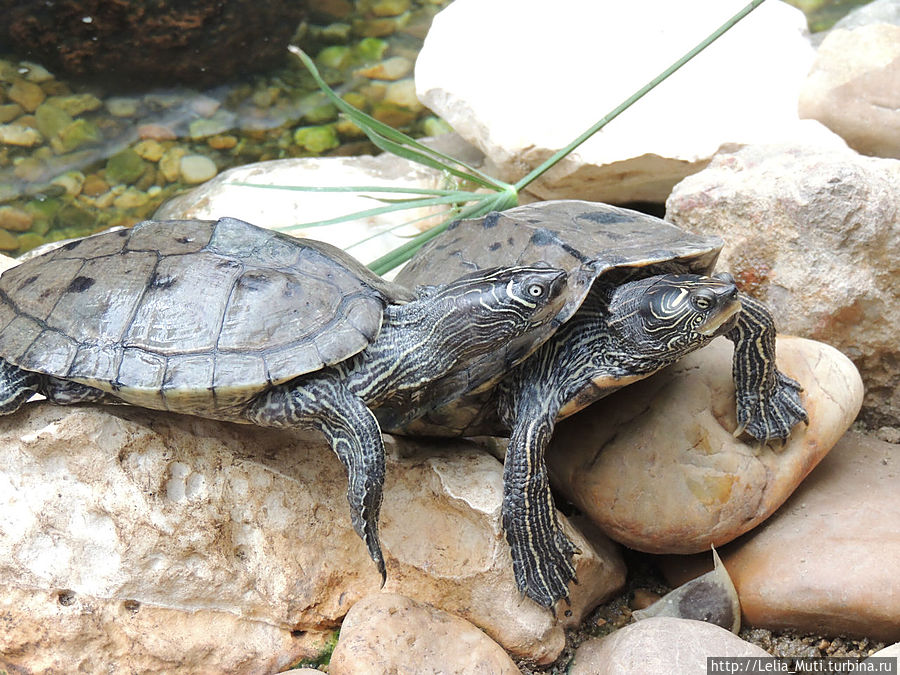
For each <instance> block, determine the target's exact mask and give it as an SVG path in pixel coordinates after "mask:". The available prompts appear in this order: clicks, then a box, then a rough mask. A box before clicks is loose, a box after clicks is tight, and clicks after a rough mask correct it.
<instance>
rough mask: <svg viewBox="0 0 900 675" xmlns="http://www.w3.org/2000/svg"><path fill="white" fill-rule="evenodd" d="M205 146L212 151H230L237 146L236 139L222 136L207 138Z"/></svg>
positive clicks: (226, 135) (225, 135)
mask: <svg viewBox="0 0 900 675" xmlns="http://www.w3.org/2000/svg"><path fill="white" fill-rule="evenodd" d="M206 144H207V145H208V146H209V147H211V148H212V149H213V150H231V148H233V147H235V146H236V145H237V144H238V139H237V137H236V136H232V135H230V134H223V135H218V136H212V137H210V138H207V139H206Z"/></svg>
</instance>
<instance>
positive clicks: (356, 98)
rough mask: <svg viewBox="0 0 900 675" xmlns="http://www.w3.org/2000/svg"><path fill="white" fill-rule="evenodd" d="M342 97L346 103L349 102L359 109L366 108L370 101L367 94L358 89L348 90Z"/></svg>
mask: <svg viewBox="0 0 900 675" xmlns="http://www.w3.org/2000/svg"><path fill="white" fill-rule="evenodd" d="M341 98H342V99H343V100H344V101H345V102H346V103H349V104H350V105H352V106H353V107H354V108H357V109H359V110H365V109H366V108H367V107H368V104H369V101H368V99H367V98H366V97H365V95H363V94H362V93H361V92H358V91H348V92H347V93H346V94H344V95H343V96H341Z"/></svg>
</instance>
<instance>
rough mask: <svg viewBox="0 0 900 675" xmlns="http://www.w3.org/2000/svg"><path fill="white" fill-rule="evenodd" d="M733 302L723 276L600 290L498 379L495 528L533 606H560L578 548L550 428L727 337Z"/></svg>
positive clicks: (734, 298)
mask: <svg viewBox="0 0 900 675" xmlns="http://www.w3.org/2000/svg"><path fill="white" fill-rule="evenodd" d="M737 298H738V293H737V289H736V288H735V286H734V282H733V280H731V278H730V277H728V276H726V275H723V276H721V277H704V276H698V275H662V276H656V277H649V278H647V279H641V280H638V281H633V282H629V283H625V284H621V285H619V286H614V285H610V284H602V283H600V282H598V283H597V284H595V286H594V288H593V289H592V291H591V294H590V295H589V296H588V299H587V301H586V302H585V304H584V305H582V307H581V309H580V310H579V311H578V313H576V315H575V316H574V317H573V318H572V320H571V321H569V322H568V323H567V324H565V325H564V326H563V327H562V328H561V329H560V331H559V332H558V333H557V334H556V335H555V336H554V338H553V339H551V340H550V341H549V342H547V343H545V344H544V345H543V346H542V347H541V348H540V349H539V350H538V351H537V352H536V353H535V354H534V355H532V356H531V357H530V358H529V359H528V360H527V361H526V362H525V363H524V364H523V365H522V366H520V367H519V368H517V369H516V370H515V371H513V372H512V373H511V374H510V376H509V377H508V378H507V379H506V380H504V382H503V384H502V385H501V387H500V394H499V409H500V416H501V419H502V420H503V421H504V422H505V423H506V424H507V425H508V426H509V427H510V429H511V434H510V441H509V445H508V448H507V454H506V461H505V464H504V499H503V509H502V518H503V527H504V530H505V532H506V538H507V541H508V542H509V545H510V549H511V551H512V558H513V570H514V573H515V577H516V583H517V585H518V587H519V590H520V591H522V592H523V593H525V594H526V595H528V596H529V597H531V598H532V599H533V600H534V601H535V602H537V603H538V604H540V605H543V606H545V607H552V606H553V605H555V604H556V602H557V601H558V600H560V599H563V598H565V599H566V600H568V597H569V591H568V584H569V581H571V580H574V579H575V569H574V566H573V564H572V556H573V554H574V553H576V552H577V550H576V547H575V545H574V544H573V543H572V542H571V541H570V540H569V539H568V537H566V536H565V534H563V532H562V530H561V529H560V527H559V522H558V520H557V517H556V509H555V508H554V505H553V496H552V494H551V491H550V484H549V480H548V475H547V468H546V465H545V462H544V451H545V449H546V447H547V445H548V444H549V441H550V437H551V436H552V434H553V429H554V426H555V424H556V420H557V419H558V418H560V417H562V416H565V414H563V413H566V414H571V412H574V411H575V410H576V409H578V407H581V406H583V405H586V404H587V403H589V402H591V401H594V400H596V399H598V398H601V397H602V396H605V395H607V394H609V393H611V392H613V391H615V390H616V389H618V388H620V387H621V386H624V385H625V384H628V383H630V382H632V381H634V380H635V379H640V378H641V377H645V376H647V375H650V374H651V373H654V372H656V371H658V370H660V369H661V368H663V367H665V366H667V365H669V364H671V363H674V362H675V361H677V360H678V359H680V358H682V357H683V356H685V355H686V354H688V353H689V352H691V351H694V350H695V349H698V348H700V347H702V346H703V345H705V344H707V343H708V342H709V341H710V340H712V339H713V338H714V337H716V336H717V335H721V334H724V333H726V332H727V331H729V330H731V329H732V326H733V325H734V324H735V312H736V311H739V309H740V305H739V303H738V300H737ZM579 401H583V403H582V404H581V406H579ZM567 408H568V411H567V410H566V409H567Z"/></svg>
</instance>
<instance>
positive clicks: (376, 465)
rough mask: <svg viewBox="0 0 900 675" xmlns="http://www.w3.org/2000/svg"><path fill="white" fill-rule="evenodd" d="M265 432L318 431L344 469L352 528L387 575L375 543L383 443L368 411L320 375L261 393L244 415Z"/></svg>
mask: <svg viewBox="0 0 900 675" xmlns="http://www.w3.org/2000/svg"><path fill="white" fill-rule="evenodd" d="M245 416H246V418H247V419H248V420H249V421H250V422H252V423H254V424H258V425H260V426H265V427H282V428H284V427H305V428H310V427H311V428H315V429H318V430H319V431H321V432H322V433H323V434H324V435H325V437H326V438H327V439H328V441H329V443H330V444H331V448H332V450H334V452H335V454H336V455H337V456H338V457H339V458H340V460H341V462H342V463H343V464H344V466H345V467H346V469H347V477H348V488H347V501H348V502H350V520H351V522H352V523H353V529H354V530H356V533H357V534H358V535H359V536H360V538H361V539H362V540H363V543H365V545H366V549H367V550H368V551H369V555H370V556H371V558H372V560H374V561H375V564H376V565H377V566H378V571H379V572H380V573H381V583H382V584H384V581H385V579H386V578H387V574H386V571H385V565H384V556H383V555H382V553H381V545H380V543H379V540H378V514H379V512H380V510H381V498H382V491H383V488H384V440H383V439H382V437H381V428H380V427H379V426H378V422H377V420H376V419H375V416H374V415H373V414H372V411H371V410H369V408H368V407H366V404H365V403H364V402H363V400H362V399H361V398H359V397H358V396H356V395H355V394H353V393H352V392H350V391H349V390H348V389H347V388H346V387H345V386H344V384H343V382H342V381H341V379H340V377H339V376H338V375H337V374H336V373H328V372H324V373H323V372H319V373H315V374H314V375H311V376H310V377H309V378H306V379H303V380H302V381H300V382H299V383H296V382H294V383H287V384H283V385H278V386H276V387H272V388H271V389H269V390H267V391H265V392H263V393H262V394H260V395H259V396H257V398H256V399H255V400H254V401H253V402H252V403H251V405H250V406H249V407H248V409H247V410H246V411H245Z"/></svg>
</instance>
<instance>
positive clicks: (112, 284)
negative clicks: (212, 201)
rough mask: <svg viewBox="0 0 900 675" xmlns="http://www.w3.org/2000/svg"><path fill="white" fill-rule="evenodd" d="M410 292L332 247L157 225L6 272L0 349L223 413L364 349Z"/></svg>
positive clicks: (190, 408) (144, 401)
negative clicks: (390, 306) (387, 312)
mask: <svg viewBox="0 0 900 675" xmlns="http://www.w3.org/2000/svg"><path fill="white" fill-rule="evenodd" d="M409 297H410V296H409V294H408V293H406V291H404V290H402V289H400V288H399V287H396V286H394V285H393V284H390V283H388V282H385V281H383V280H382V279H381V278H380V277H378V276H376V275H375V274H373V273H371V272H370V271H369V270H368V269H366V268H365V267H363V266H362V265H361V264H360V263H359V262H357V261H356V260H354V259H353V258H351V257H350V256H348V255H346V254H345V253H343V252H342V251H340V250H338V249H336V248H334V247H332V246H329V245H328V244H324V243H321V242H317V241H312V240H308V239H307V240H300V239H294V238H292V237H289V236H286V235H283V234H280V233H277V232H272V231H270V230H265V229H262V228H259V227H256V226H254V225H250V224H249V223H245V222H243V221H240V220H236V219H234V218H222V219H220V220H218V221H203V220H184V221H146V222H143V223H140V224H138V225H136V226H135V227H134V228H132V229H124V230H118V231H111V232H105V233H102V234H98V235H94V236H90V237H86V238H84V239H78V240H74V241H72V242H69V243H67V244H65V245H63V246H61V247H59V248H57V249H55V250H53V251H50V252H49V253H46V254H44V255H40V256H37V257H35V258H32V259H30V260H28V261H26V262H24V263H22V264H21V265H18V266H17V267H14V268H12V269H10V270H8V271H6V272H5V273H4V274H3V275H2V277H0V357H2V358H3V359H5V360H6V361H9V362H10V363H12V364H14V365H16V366H18V367H20V368H23V369H25V370H30V371H36V372H39V373H43V374H46V375H50V376H53V377H57V378H62V379H65V380H72V381H75V382H79V383H82V384H85V385H88V386H91V387H96V388H98V389H102V390H103V391H107V392H110V393H113V394H115V395H116V396H118V397H119V398H121V399H123V400H125V401H127V402H129V403H133V404H135V405H141V406H144V407H149V408H158V409H168V410H175V411H179V412H204V413H214V412H215V411H217V410H223V409H227V408H228V407H229V406H233V405H236V404H238V403H241V402H243V401H246V400H248V399H249V398H250V397H252V396H253V395H255V394H256V393H258V392H259V391H261V390H263V389H265V388H267V387H269V386H271V385H273V384H277V383H280V382H284V381H287V380H290V379H292V378H295V377H297V376H299V375H303V374H305V373H309V372H312V371H315V370H318V369H320V368H322V367H324V366H326V365H330V364H334V363H337V362H340V361H343V360H345V359H347V358H349V357H351V356H353V355H354V354H356V353H358V352H360V351H362V350H363V349H365V348H366V347H367V346H368V345H369V344H370V343H371V342H372V340H374V339H375V338H376V337H377V335H378V333H379V331H380V329H381V322H382V317H383V310H384V307H385V305H386V304H387V303H394V302H402V301H404V300H407V299H409Z"/></svg>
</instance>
